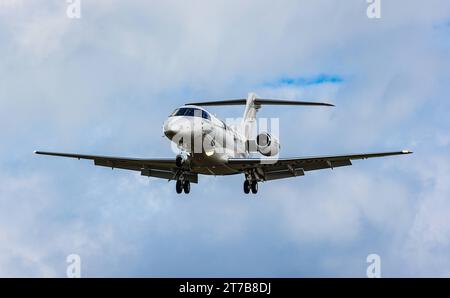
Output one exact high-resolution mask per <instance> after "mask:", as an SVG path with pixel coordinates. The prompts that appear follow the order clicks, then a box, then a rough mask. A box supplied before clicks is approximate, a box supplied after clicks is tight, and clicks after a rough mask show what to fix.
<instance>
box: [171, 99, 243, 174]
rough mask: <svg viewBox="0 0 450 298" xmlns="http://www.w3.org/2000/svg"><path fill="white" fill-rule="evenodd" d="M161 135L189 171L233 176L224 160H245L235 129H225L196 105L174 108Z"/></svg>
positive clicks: (241, 144) (241, 140)
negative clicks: (178, 154)
mask: <svg viewBox="0 0 450 298" xmlns="http://www.w3.org/2000/svg"><path fill="white" fill-rule="evenodd" d="M164 134H165V135H166V137H167V138H168V139H170V140H171V141H172V142H173V145H174V146H176V149H178V150H179V151H180V152H181V153H180V154H181V155H184V156H186V159H187V161H188V162H187V165H188V166H189V168H190V169H192V170H193V171H195V172H197V173H199V174H206V175H227V174H236V173H237V172H236V170H234V169H231V168H229V167H227V166H226V163H227V160H228V158H239V157H248V155H249V154H248V153H247V151H246V147H245V138H244V137H243V135H242V134H241V132H240V131H239V127H234V126H228V125H226V124H225V123H224V122H223V121H222V120H220V119H218V118H217V117H215V116H214V115H212V114H211V113H209V112H208V111H207V110H205V109H203V108H201V107H198V106H182V107H180V108H178V109H176V110H175V111H174V112H173V113H172V115H170V116H169V118H168V119H167V120H166V121H165V123H164Z"/></svg>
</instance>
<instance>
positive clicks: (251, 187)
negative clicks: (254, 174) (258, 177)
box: [244, 180, 258, 194]
mask: <svg viewBox="0 0 450 298" xmlns="http://www.w3.org/2000/svg"><path fill="white" fill-rule="evenodd" d="M250 191H252V193H253V194H257V193H258V181H255V180H253V181H249V180H245V181H244V193H246V194H249V193H250Z"/></svg>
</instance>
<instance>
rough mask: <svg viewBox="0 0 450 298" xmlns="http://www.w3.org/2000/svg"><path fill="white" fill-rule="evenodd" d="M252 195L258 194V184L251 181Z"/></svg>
mask: <svg viewBox="0 0 450 298" xmlns="http://www.w3.org/2000/svg"><path fill="white" fill-rule="evenodd" d="M252 193H254V194H256V193H258V182H257V181H252Z"/></svg>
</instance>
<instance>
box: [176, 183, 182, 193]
mask: <svg viewBox="0 0 450 298" xmlns="http://www.w3.org/2000/svg"><path fill="white" fill-rule="evenodd" d="M175 189H176V190H177V194H180V193H182V192H183V184H182V183H181V181H180V180H178V181H177V184H176V186H175Z"/></svg>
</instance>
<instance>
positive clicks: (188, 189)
mask: <svg viewBox="0 0 450 298" xmlns="http://www.w3.org/2000/svg"><path fill="white" fill-rule="evenodd" d="M183 189H184V193H185V194H188V193H190V192H191V182H189V181H184V185H183Z"/></svg>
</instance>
